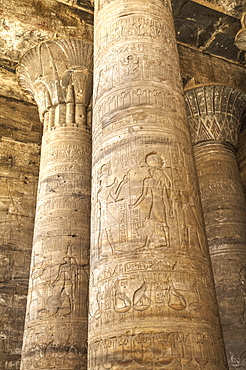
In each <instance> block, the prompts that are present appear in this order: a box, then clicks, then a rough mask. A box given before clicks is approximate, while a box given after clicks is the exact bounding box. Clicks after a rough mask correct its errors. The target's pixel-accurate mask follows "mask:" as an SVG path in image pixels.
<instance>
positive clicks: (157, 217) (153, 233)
mask: <svg viewBox="0 0 246 370" xmlns="http://www.w3.org/2000/svg"><path fill="white" fill-rule="evenodd" d="M145 161H146V164H147V165H148V167H149V170H148V172H149V176H148V177H146V178H145V179H144V180H143V187H142V192H141V194H140V196H139V197H138V198H137V200H136V202H135V203H133V204H131V205H130V207H134V208H135V207H137V206H139V205H140V204H141V203H142V202H143V201H144V200H145V199H146V198H147V197H148V196H149V197H150V199H151V201H150V206H149V210H148V216H147V217H146V219H145V221H144V222H143V226H142V227H140V228H138V229H137V233H138V234H139V236H145V238H146V239H145V246H146V247H148V248H159V247H166V246H168V245H169V232H168V223H167V214H169V215H171V204H170V203H171V199H170V191H171V180H170V179H169V177H168V175H167V174H166V172H165V171H164V169H163V167H164V161H163V159H162V157H161V156H160V155H159V154H157V153H154V152H153V153H149V154H148V155H147V156H146V159H145Z"/></svg>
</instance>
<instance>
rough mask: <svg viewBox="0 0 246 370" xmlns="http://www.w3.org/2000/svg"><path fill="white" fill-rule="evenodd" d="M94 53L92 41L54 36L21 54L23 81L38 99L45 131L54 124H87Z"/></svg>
mask: <svg viewBox="0 0 246 370" xmlns="http://www.w3.org/2000/svg"><path fill="white" fill-rule="evenodd" d="M92 52H93V51H92V44H91V43H90V42H86V41H82V40H79V39H67V40H66V39H64V40H62V39H54V40H52V41H48V42H44V43H42V44H39V45H37V46H36V47H34V48H33V49H31V50H30V51H28V52H27V54H25V55H24V56H23V57H22V59H21V61H20V63H19V66H18V74H19V80H20V84H21V86H22V87H23V89H25V90H26V91H27V92H28V93H30V94H31V95H32V96H33V97H34V99H35V100H36V102H37V104H38V108H39V114H40V120H41V121H42V122H44V129H45V132H46V131H49V130H51V129H53V128H54V127H55V126H60V127H62V126H63V127H65V126H69V125H74V126H76V125H77V126H81V124H82V125H86V117H85V116H86V113H83V112H86V107H87V106H88V105H89V103H90V99H91V94H92ZM47 61H49V62H47ZM61 61H63V62H62V63H61ZM48 66H50V68H49V67H48Z"/></svg>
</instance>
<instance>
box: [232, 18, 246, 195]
mask: <svg viewBox="0 0 246 370" xmlns="http://www.w3.org/2000/svg"><path fill="white" fill-rule="evenodd" d="M241 23H242V28H241V30H240V31H239V32H238V33H237V35H236V38H235V45H236V46H237V47H238V48H239V49H241V50H242V53H244V59H245V58H246V54H245V52H246V12H245V13H243V15H242V19H241ZM245 61H246V59H245ZM245 84H246V81H245ZM241 130H242V133H241V134H240V136H239V143H238V151H237V161H238V164H239V169H240V174H241V177H242V181H243V186H244V194H245V197H246V130H245V125H244V126H243V127H242V128H241Z"/></svg>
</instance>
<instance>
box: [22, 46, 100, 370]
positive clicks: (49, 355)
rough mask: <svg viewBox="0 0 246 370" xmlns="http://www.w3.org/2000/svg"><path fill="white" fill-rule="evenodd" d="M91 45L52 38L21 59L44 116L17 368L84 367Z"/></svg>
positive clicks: (24, 82) (26, 85) (24, 75)
mask: <svg viewBox="0 0 246 370" xmlns="http://www.w3.org/2000/svg"><path fill="white" fill-rule="evenodd" d="M92 50H93V49H92V43H90V42H86V41H82V40H78V39H65V40H64V39H56V40H54V41H50V42H46V43H42V44H39V45H37V46H36V47H35V48H33V49H31V50H30V51H28V52H27V53H26V54H25V55H24V57H23V58H22V59H21V61H20V64H19V68H18V73H19V79H20V83H21V85H22V87H23V88H24V89H25V90H27V91H29V92H30V93H32V94H33V96H34V98H35V100H36V102H37V104H38V108H39V114H40V119H41V121H42V122H43V126H44V134H43V140H42V150H41V164H40V174H39V188H38V197H37V208H36V218H35V228H34V240H33V251H32V262H31V270H30V282H29V293H28V302H27V311H26V322H25V332H24V343H23V350H22V360H21V369H22V370H31V369H43V370H47V369H49V368H56V369H60V370H62V369H64V370H68V369H71V370H74V369H86V363H87V353H86V347H87V316H88V309H87V307H88V281H89V280H88V279H89V230H90V170H91V127H90V121H87V107H88V105H89V103H90V99H91V94H92Z"/></svg>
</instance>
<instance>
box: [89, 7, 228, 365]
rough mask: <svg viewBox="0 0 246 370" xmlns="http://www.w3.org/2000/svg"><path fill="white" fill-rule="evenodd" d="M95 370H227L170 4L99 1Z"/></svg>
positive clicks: (91, 335) (95, 134)
mask: <svg viewBox="0 0 246 370" xmlns="http://www.w3.org/2000/svg"><path fill="white" fill-rule="evenodd" d="M95 50H96V52H95V61H94V75H95V80H94V112H93V140H94V141H93V183H92V184H93V185H92V243H91V279H90V310H89V312H90V314H89V369H90V370H92V369H93V370H94V369H100V370H101V369H105V368H108V369H111V368H113V369H120V368H122V367H127V368H128V369H134V370H136V369H139V368H142V369H157V368H160V369H175V370H178V369H189V370H191V369H209V370H211V369H226V364H225V357H224V356H223V353H224V352H223V344H222V342H221V331H220V324H219V320H218V310H217V304H216V299H215V294H214V286H213V279H212V273H211V268H210V260H209V258H208V250H207V245H206V240H205V231H204V226H203V219H202V212H201V206H200V200H199V195H198V185H197V178H196V171H195V166H194V160H193V157H192V147H191V141H190V134H189V129H188V123H187V121H186V117H185V114H186V112H185V103H184V98H183V93H182V84H181V78H180V72H179V64H178V55H177V48H176V40H175V31H174V25H173V19H172V10H171V4H170V2H169V1H168V0H162V1H160V0H149V1H146V0H113V1H106V0H105V1H104V0H100V1H98V0H97V1H96V3H95Z"/></svg>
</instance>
